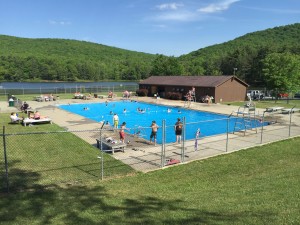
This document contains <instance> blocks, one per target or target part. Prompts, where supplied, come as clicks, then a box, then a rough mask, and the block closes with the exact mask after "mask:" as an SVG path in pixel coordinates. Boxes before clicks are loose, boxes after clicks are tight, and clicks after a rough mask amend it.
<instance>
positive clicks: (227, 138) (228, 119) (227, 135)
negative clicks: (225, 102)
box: [225, 112, 233, 152]
mask: <svg viewBox="0 0 300 225" xmlns="http://www.w3.org/2000/svg"><path fill="white" fill-rule="evenodd" d="M232 113H233V112H232ZM232 113H231V114H230V115H229V116H228V117H227V132H226V133H227V134H226V150H225V151H226V152H227V151H228V141H229V121H230V118H231V116H232Z"/></svg>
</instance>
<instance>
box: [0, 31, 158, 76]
mask: <svg viewBox="0 0 300 225" xmlns="http://www.w3.org/2000/svg"><path fill="white" fill-rule="evenodd" d="M0 46H1V51H0V57H1V62H0V79H1V80H15V81H17V80H39V79H42V80H64V81H75V80H78V79H80V80H105V79H113V80H139V79H142V78H145V77H146V76H148V74H149V72H150V69H151V63H152V61H153V59H154V58H155V55H151V54H146V53H141V52H134V51H129V50H124V49H120V48H115V47H109V46H105V45H101V44H96V43H90V42H85V41H76V40H66V39H48V38H45V39H30V38H18V37H12V36H5V35H0Z"/></svg>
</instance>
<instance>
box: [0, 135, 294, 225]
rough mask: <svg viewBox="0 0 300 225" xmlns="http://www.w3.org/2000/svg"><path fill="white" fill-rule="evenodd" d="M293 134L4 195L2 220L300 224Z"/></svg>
mask: <svg viewBox="0 0 300 225" xmlns="http://www.w3.org/2000/svg"><path fill="white" fill-rule="evenodd" d="M299 145H300V138H294V139H291V140H288V141H281V142H278V143H273V144H269V145H265V146H262V147H256V148H252V149H248V150H244V151H240V152H236V153H234V154H228V155H222V156H218V157H215V158H210V159H207V160H202V161H196V162H193V163H189V164H186V165H180V166H176V167H170V168H167V169H164V170H160V171H156V172H151V173H147V174H137V175H135V176H131V177H125V178H120V179H115V180H109V181H104V182H90V183H86V184H85V185H70V186H69V187H68V188H61V187H56V188H53V189H49V190H44V191H41V192H24V193H15V194H3V195H2V196H1V198H0V207H1V211H0V220H1V224H230V225H231V224H255V225H257V224H275V225H276V224H278V225H279V224H280V225H281V224H299V221H300V214H299V207H300V205H299V204H300V203H299V197H300V196H299V188H300V183H299V178H300V177H299V171H300V164H299V161H300V154H299V151H298V149H297V148H296V147H295V146H299Z"/></svg>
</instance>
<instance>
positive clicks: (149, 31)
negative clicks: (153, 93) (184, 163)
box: [0, 0, 300, 56]
mask: <svg viewBox="0 0 300 225" xmlns="http://www.w3.org/2000/svg"><path fill="white" fill-rule="evenodd" d="M0 9H1V13H0V34H4V35H11V36H17V37H26V38H63V39H74V40H84V41H89V42H94V43H99V44H104V45H108V46H114V47H118V48H123V49H127V50H133V51H139V52H146V53H152V54H164V55H168V56H179V55H182V54H187V53H190V52H191V51H195V50H198V49H200V48H204V47H207V46H210V45H214V44H219V43H223V42H226V41H229V40H232V39H235V38H237V37H239V36H242V35H245V34H247V33H250V32H254V31H259V30H264V29H267V28H273V27H276V26H282V25H288V24H293V23H298V22H300V0H178V1H177V0H170V1H167V0H0ZM0 47H1V46H0Z"/></svg>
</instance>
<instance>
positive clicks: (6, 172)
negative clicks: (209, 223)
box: [3, 126, 9, 193]
mask: <svg viewBox="0 0 300 225" xmlns="http://www.w3.org/2000/svg"><path fill="white" fill-rule="evenodd" d="M3 149H4V164H5V180H6V190H7V193H9V180H8V163H7V154H6V137H5V126H3Z"/></svg>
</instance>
